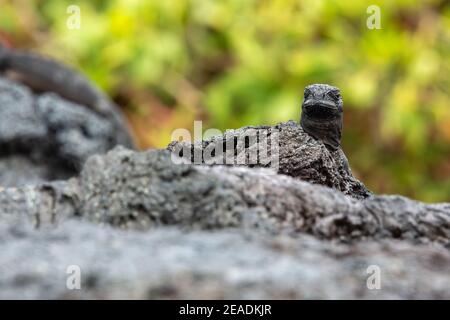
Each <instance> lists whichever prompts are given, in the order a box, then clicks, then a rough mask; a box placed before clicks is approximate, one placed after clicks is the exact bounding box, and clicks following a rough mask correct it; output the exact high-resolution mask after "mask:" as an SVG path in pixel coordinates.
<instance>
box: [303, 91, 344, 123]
mask: <svg viewBox="0 0 450 320" xmlns="http://www.w3.org/2000/svg"><path fill="white" fill-rule="evenodd" d="M302 110H303V112H305V113H306V114H307V115H308V117H310V118H316V119H322V118H323V119H328V118H334V117H335V116H338V115H340V114H341V113H342V110H343V103H342V97H341V92H340V91H339V89H338V88H336V87H333V86H330V85H328V84H312V85H309V86H307V87H306V88H305V92H304V99H303V104H302Z"/></svg>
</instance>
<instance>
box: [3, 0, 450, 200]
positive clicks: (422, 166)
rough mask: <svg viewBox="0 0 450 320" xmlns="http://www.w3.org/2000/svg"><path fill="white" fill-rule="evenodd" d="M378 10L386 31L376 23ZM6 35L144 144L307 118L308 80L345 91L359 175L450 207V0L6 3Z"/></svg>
mask: <svg viewBox="0 0 450 320" xmlns="http://www.w3.org/2000/svg"><path fill="white" fill-rule="evenodd" d="M371 4H376V5H378V6H380V8H381V27H382V29H381V30H370V29H368V28H367V27H366V19H367V18H368V16H369V14H367V13H366V10H367V7H368V6H369V5H371ZM69 5H78V6H79V7H80V9H81V29H79V30H71V29H68V28H67V25H66V23H67V19H68V17H69V16H70V14H68V13H67V7H68V6H69ZM0 32H1V33H0V36H1V38H2V39H3V41H6V42H10V43H12V44H13V46H16V47H21V48H24V47H25V48H31V49H33V50H37V51H40V52H42V53H45V54H48V55H51V56H53V57H57V58H59V59H61V60H63V61H65V62H67V63H69V64H72V65H73V66H75V67H77V68H79V69H81V70H83V71H84V72H85V73H86V74H87V75H88V76H89V77H90V78H91V79H92V80H94V81H95V82H96V83H97V84H98V85H99V86H100V87H102V88H103V89H104V90H105V91H107V92H108V93H109V94H110V95H111V96H112V97H113V98H114V99H115V100H116V101H117V102H118V103H119V104H120V105H121V106H122V107H123V108H124V110H125V111H126V113H127V115H128V118H129V119H130V122H131V123H132V126H133V129H134V131H135V134H136V138H137V140H138V142H139V144H140V145H141V147H143V148H147V147H161V146H165V145H166V144H167V143H168V142H169V140H170V135H171V132H172V130H174V129H175V128H180V127H185V128H192V126H193V121H194V120H200V119H202V120H204V121H205V122H204V123H205V124H204V127H206V125H207V126H208V127H215V128H219V129H222V130H223V129H227V128H236V127H240V126H244V125H251V124H255V125H257V124H274V123H277V122H279V121H286V120H288V119H296V120H297V119H299V116H300V114H299V113H300V104H301V99H302V94H303V88H304V86H305V85H307V84H310V83H316V82H319V83H330V84H333V85H336V86H338V87H339V88H341V90H342V93H343V97H344V108H345V125H344V126H345V129H344V137H343V147H344V150H345V152H346V153H347V155H348V158H349V160H350V164H351V166H352V168H353V170H354V172H355V174H356V175H357V176H358V177H359V178H360V179H362V180H363V181H364V183H366V184H367V185H368V187H369V188H371V189H372V190H374V191H375V192H378V193H400V194H404V195H408V196H412V197H415V198H418V199H421V200H425V201H450V103H449V102H450V97H449V82H450V78H449V71H450V62H449V57H450V55H449V53H450V6H449V3H448V2H447V1H444V0H442V1H440V0H423V1H413V0H401V1H375V0H373V1H362V0H352V1H338V0H329V1H326V0H313V1H300V0H158V1H157V0H148V1H136V0H110V1H76V0H49V1H38V0H34V1H28V0H19V1H17V0H14V1H6V0H0Z"/></svg>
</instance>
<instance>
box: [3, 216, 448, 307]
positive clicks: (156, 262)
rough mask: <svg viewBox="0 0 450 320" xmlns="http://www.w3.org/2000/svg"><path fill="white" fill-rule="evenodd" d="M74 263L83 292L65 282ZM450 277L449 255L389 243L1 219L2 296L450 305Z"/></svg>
mask: <svg viewBox="0 0 450 320" xmlns="http://www.w3.org/2000/svg"><path fill="white" fill-rule="evenodd" d="M74 267H75V268H77V269H76V270H79V271H80V273H79V275H80V285H81V287H80V289H79V290H70V289H68V287H67V286H66V283H67V282H68V280H69V282H70V276H71V275H72V273H71V272H70V270H73V269H72V268H74ZM373 268H379V270H381V278H380V288H379V289H369V288H372V287H370V286H369V287H368V285H367V283H368V281H369V276H370V275H371V274H372V271H371V270H373ZM449 273H450V253H449V252H448V250H444V249H443V248H439V247H423V246H422V247H418V246H415V245H412V244H409V243H404V242H399V241H392V240H391V241H380V242H373V241H372V242H361V243H358V244H355V245H336V244H332V243H328V242H324V241H320V240H317V239H314V238H312V237H309V236H305V235H300V236H299V237H297V238H290V237H286V236H276V237H267V236H263V235H261V234H258V233H255V232H250V231H247V232H245V233H242V232H237V231H230V230H216V231H214V232H206V231H194V232H190V233H185V232H183V231H181V230H179V229H172V228H167V227H163V228H159V229H157V230H154V231H152V232H148V233H142V232H136V231H128V232H125V231H120V230H117V229H112V228H110V227H101V226H98V225H93V224H89V223H86V222H80V221H67V222H65V223H62V224H61V225H60V226H59V227H58V228H57V229H50V230H48V229H40V230H36V231H33V230H30V229H27V228H24V226H21V225H5V224H2V223H0V287H1V290H0V299H16V298H20V299H449V298H450V277H449V276H448V274H449ZM369 282H370V281H369Z"/></svg>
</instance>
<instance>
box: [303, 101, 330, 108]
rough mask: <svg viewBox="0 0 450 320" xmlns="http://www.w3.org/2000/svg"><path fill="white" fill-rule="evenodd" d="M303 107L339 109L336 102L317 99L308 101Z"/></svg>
mask: <svg viewBox="0 0 450 320" xmlns="http://www.w3.org/2000/svg"><path fill="white" fill-rule="evenodd" d="M303 105H304V106H305V107H306V108H308V109H309V108H311V107H322V108H328V109H337V106H336V104H335V103H334V102H332V101H329V100H316V99H308V100H306V101H305V102H304V103H303Z"/></svg>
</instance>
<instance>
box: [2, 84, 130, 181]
mask: <svg viewBox="0 0 450 320" xmlns="http://www.w3.org/2000/svg"><path fill="white" fill-rule="evenodd" d="M122 135H123V133H120V132H118V131H117V129H116V127H115V126H114V125H113V124H112V123H111V121H110V120H109V119H107V118H104V117H102V116H101V115H99V114H97V113H95V112H93V111H92V110H90V109H89V108H87V107H85V106H82V105H79V104H75V103H72V102H69V101H66V100H64V99H62V98H60V97H59V96H58V95H56V94H53V93H42V94H36V93H33V92H32V91H30V90H29V89H28V88H27V87H25V86H23V85H21V84H18V83H15V82H12V81H10V80H8V79H6V78H1V77H0V185H3V186H20V185H28V184H33V183H39V182H45V181H52V180H56V179H66V178H68V177H71V176H74V175H76V174H78V172H79V171H80V169H81V167H82V165H83V163H84V162H85V161H86V159H87V158H88V157H89V156H91V155H93V154H98V153H105V152H106V151H108V150H110V149H111V148H113V147H114V146H115V145H117V143H118V141H119V139H120V137H121V136H122Z"/></svg>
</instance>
